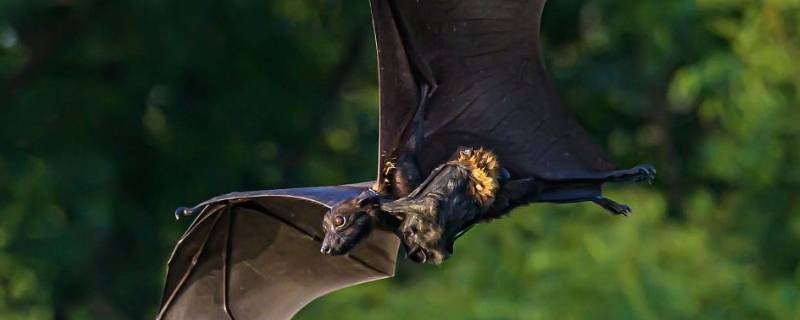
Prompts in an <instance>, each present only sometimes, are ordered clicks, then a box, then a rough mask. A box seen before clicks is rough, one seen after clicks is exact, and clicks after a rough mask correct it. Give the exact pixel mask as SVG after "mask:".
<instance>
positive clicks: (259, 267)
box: [158, 0, 654, 319]
mask: <svg viewBox="0 0 800 320" xmlns="http://www.w3.org/2000/svg"><path fill="white" fill-rule="evenodd" d="M544 2H545V1H544V0H461V1H456V0H420V1H415V0H370V5H371V13H372V18H373V27H374V30H375V38H376V44H377V48H378V62H379V66H378V67H379V68H378V70H379V88H380V130H379V133H380V135H379V151H380V152H379V155H378V177H377V179H376V181H375V182H374V183H362V184H356V185H343V186H334V187H312V188H299V189H286V190H272V191H257V192H249V193H232V194H228V195H224V196H220V197H217V198H214V199H211V200H209V201H206V202H203V203H201V204H199V205H197V206H195V207H193V208H181V209H179V210H178V212H177V214H181V215H188V214H195V215H197V217H196V218H195V221H194V222H193V223H192V225H191V226H190V227H189V229H188V230H187V231H186V233H185V234H184V235H183V236H182V237H181V238H180V240H179V241H178V243H177V245H176V247H175V250H174V252H173V254H172V256H171V257H170V261H169V263H168V272H167V279H166V284H165V288H164V295H163V299H162V302H161V308H160V310H159V314H158V318H159V319H282V318H289V317H291V316H292V315H294V314H295V313H296V312H297V311H298V310H299V309H300V308H302V307H303V306H304V305H305V304H307V303H308V302H309V301H311V300H313V299H314V298H316V297H318V296H321V295H323V294H325V293H327V292H330V291H333V290H336V289H339V288H342V287H346V286H350V285H354V284H358V283H362V282H366V281H371V280H375V279H380V278H385V277H389V276H392V275H393V273H394V265H395V262H396V258H397V252H398V247H399V244H400V243H401V241H400V239H399V238H403V237H406V235H405V234H404V233H403V231H404V230H403V228H404V227H403V226H401V225H400V221H398V219H397V218H398V217H399V218H404V217H402V216H398V215H396V214H388V213H387V211H389V210H394V209H397V208H396V207H397V206H396V207H395V208H392V204H402V203H404V201H407V200H409V199H410V198H411V197H412V196H415V195H428V194H430V191H431V190H432V189H431V188H428V187H426V186H432V185H433V184H432V182H431V181H436V180H437V177H444V178H448V179H449V178H453V177H455V175H453V174H450V173H448V174H447V175H446V176H440V175H439V174H440V172H444V171H446V172H456V171H454V170H437V168H441V167H442V166H443V165H447V164H448V163H450V160H453V159H451V156H452V155H453V154H458V152H457V151H458V150H459V148H464V147H465V148H466V149H462V152H463V150H472V148H485V149H486V150H489V152H491V154H492V156H494V157H496V159H497V161H498V162H499V163H500V164H502V170H498V171H497V172H498V174H497V176H495V177H493V179H495V181H496V182H497V183H498V185H497V188H496V189H494V190H495V192H494V193H493V194H492V201H491V202H490V205H487V206H486V207H485V208H484V207H481V208H480V209H481V210H479V211H480V218H481V219H490V218H492V217H497V216H500V215H502V214H505V213H506V212H508V211H510V210H511V209H513V208H514V207H516V206H519V205H522V204H525V203H530V202H576V201H594V202H596V203H598V204H600V205H602V206H603V207H605V208H607V209H609V210H612V211H613V212H615V213H627V211H629V208H627V206H624V205H620V204H617V203H615V202H613V201H611V200H609V199H606V198H604V197H602V194H601V186H602V184H603V183H604V182H607V181H617V180H639V179H647V178H649V177H651V176H652V174H653V173H654V172H653V170H652V169H651V168H649V167H637V168H634V169H629V170H622V171H614V167H613V166H612V165H611V163H610V162H609V161H608V160H607V159H606V157H605V156H604V155H603V153H602V151H601V150H600V149H599V148H598V147H597V146H596V145H594V144H593V143H592V142H591V139H590V138H589V137H588V135H587V134H586V133H585V132H584V130H583V129H581V128H580V126H578V124H577V123H576V122H575V120H574V119H573V118H572V117H571V115H570V114H569V112H568V111H567V110H566V109H565V108H564V107H563V106H562V103H561V101H560V99H559V98H558V96H557V94H556V92H555V90H554V88H553V85H552V83H551V81H550V79H549V78H548V76H547V75H546V73H545V69H544V66H543V65H542V62H541V57H540V53H539V50H540V48H539V44H538V43H539V40H538V39H539V38H538V33H539V21H540V15H541V12H542V9H543V7H544ZM457 160H458V159H455V160H453V161H457ZM426 177H427V179H426ZM445 180H446V179H445ZM454 195H458V194H456V193H454ZM487 203H488V202H487ZM400 207H402V206H400ZM384 209H386V210H384ZM399 211H403V210H399ZM409 220H411V219H409ZM470 222H471V223H474V221H470ZM468 225H471V224H469V223H463V224H459V225H458V226H457V228H456V229H457V230H456V231H458V232H456V234H460V233H461V232H463V229H465V228H466V227H468ZM398 236H399V237H398ZM407 242H408V241H406V239H404V241H403V243H404V244H406V246H407V247H408V245H409V244H408V243H407ZM412 244H413V243H412ZM320 247H321V249H320ZM407 249H410V250H409V251H412V250H415V249H416V248H413V247H411V248H407ZM319 251H322V252H323V253H327V254H338V255H341V256H329V255H323V254H320V252H319ZM425 254H427V253H424V252H423V258H425V257H426V256H425ZM411 257H412V258H414V256H413V255H412V256H411ZM415 260H417V261H419V260H420V259H415Z"/></svg>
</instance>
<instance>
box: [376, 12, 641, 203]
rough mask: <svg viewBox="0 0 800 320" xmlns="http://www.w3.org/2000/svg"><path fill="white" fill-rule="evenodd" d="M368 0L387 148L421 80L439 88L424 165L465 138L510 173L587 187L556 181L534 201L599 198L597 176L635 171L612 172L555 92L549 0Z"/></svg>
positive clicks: (430, 105)
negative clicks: (549, 62)
mask: <svg viewBox="0 0 800 320" xmlns="http://www.w3.org/2000/svg"><path fill="white" fill-rule="evenodd" d="M371 2H372V6H373V18H374V20H375V21H374V26H375V32H376V36H377V44H378V54H379V68H380V93H381V152H382V153H381V154H382V155H384V154H387V155H391V154H392V151H393V150H396V149H398V141H400V142H399V143H402V141H403V140H404V139H407V136H402V134H407V133H406V132H407V131H408V130H407V128H408V124H409V119H410V118H411V115H412V113H413V110H414V108H415V106H416V104H415V103H416V102H417V99H418V94H417V93H416V92H415V90H416V88H417V87H419V86H420V85H422V84H425V83H429V84H430V83H434V84H435V85H436V86H437V90H436V91H435V92H434V93H433V94H432V95H431V96H430V98H429V99H428V102H427V104H426V109H427V110H426V115H425V117H424V119H425V120H424V128H425V143H424V144H423V146H422V149H421V150H422V151H421V152H420V153H419V154H417V157H418V161H419V162H420V166H421V169H422V170H421V171H422V173H423V174H428V173H430V172H431V170H432V169H433V168H435V167H436V166H437V165H439V164H441V163H443V162H444V161H447V160H448V157H450V156H451V155H452V154H453V152H454V151H455V150H456V149H457V148H458V147H459V146H468V147H486V148H489V149H491V150H492V151H493V152H495V153H496V154H497V155H498V158H499V159H500V162H501V163H502V165H503V166H504V167H505V168H506V169H507V170H508V171H509V172H510V174H511V177H512V179H534V178H535V179H536V180H537V181H551V182H557V183H571V186H573V187H576V188H578V187H579V188H583V190H581V191H580V192H573V193H571V192H566V193H562V192H560V191H558V190H556V191H554V192H553V193H550V194H549V195H543V197H542V198H538V199H536V200H539V201H577V200H589V199H592V198H593V197H598V196H599V190H600V189H599V184H600V183H602V182H604V181H607V180H613V179H614V178H618V177H623V178H624V177H625V175H626V174H630V173H631V172H634V171H626V172H624V173H620V172H614V171H613V170H614V166H613V165H612V164H611V162H609V160H607V157H606V156H605V155H604V153H603V151H602V150H601V149H600V148H599V147H598V146H597V145H596V144H595V143H594V142H593V141H592V139H591V138H590V137H589V135H588V134H587V133H586V132H585V130H584V129H583V128H581V127H580V125H578V123H577V122H576V120H575V119H574V118H573V116H572V115H571V113H570V112H569V111H568V110H567V109H566V108H565V107H564V105H563V103H562V101H561V99H560V98H559V97H558V94H557V93H556V91H555V89H554V86H553V83H552V81H551V79H550V77H549V76H548V75H547V73H546V70H545V67H544V65H543V62H542V58H541V55H540V45H539V24H540V18H541V13H542V10H543V8H544V4H545V0H435V1H433V0H430V1H406V0H372V1H371ZM426 70H427V71H426ZM398 128H399V129H398ZM398 135H400V136H398ZM382 160H383V158H382ZM383 162H385V161H381V165H382V164H383ZM634 173H635V172H634ZM575 183H578V184H575ZM553 186H554V185H548V186H547V187H553ZM555 188H560V187H555Z"/></svg>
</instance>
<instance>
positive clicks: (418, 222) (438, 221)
mask: <svg viewBox="0 0 800 320" xmlns="http://www.w3.org/2000/svg"><path fill="white" fill-rule="evenodd" d="M500 172H501V168H500V165H499V163H498V161H497V158H496V156H495V155H494V154H493V153H492V152H491V151H488V150H484V149H478V150H472V149H464V150H462V151H460V152H459V153H458V156H457V158H456V159H455V160H452V161H449V162H447V163H445V164H443V165H441V166H439V167H438V168H436V169H435V170H434V171H433V172H432V173H431V174H430V176H428V178H427V179H426V180H425V181H424V182H422V183H421V184H420V185H419V186H418V187H417V188H416V189H414V191H412V192H411V193H410V194H409V195H408V196H406V197H404V198H401V199H398V200H396V201H391V202H385V203H383V204H382V205H381V209H382V210H383V211H385V212H389V213H390V214H392V215H395V216H396V217H398V218H399V219H400V220H402V223H401V225H400V228H399V229H398V235H399V236H400V239H401V240H402V241H403V245H404V246H405V248H406V252H407V254H408V256H409V258H411V259H412V260H414V261H416V262H430V263H434V264H440V263H442V262H443V261H444V260H445V259H447V257H448V256H449V255H450V254H451V253H452V252H453V242H455V240H456V238H457V237H458V235H459V234H460V233H461V232H462V231H464V230H466V229H467V228H469V227H470V226H472V225H473V224H475V223H477V222H479V221H481V220H482V219H483V218H484V217H483V215H484V213H485V212H486V211H487V210H488V209H489V207H491V205H492V204H493V203H494V199H495V195H496V194H497V191H498V189H499V188H500V181H499V176H500Z"/></svg>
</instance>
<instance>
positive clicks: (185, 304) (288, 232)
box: [158, 184, 399, 320]
mask: <svg viewBox="0 0 800 320" xmlns="http://www.w3.org/2000/svg"><path fill="white" fill-rule="evenodd" d="M368 187H369V184H358V185H348V186H335V187H313V188H298V189H286V190H270V191H256V192H245V193H231V194H228V195H224V196H220V197H216V198H214V199H211V200H209V201H206V202H204V203H201V204H200V205H198V206H196V207H195V208H193V209H191V210H194V211H196V212H197V213H198V216H197V218H196V219H195V221H194V222H193V223H192V225H191V226H190V227H189V229H188V230H187V231H186V233H185V234H184V235H183V236H182V237H181V238H180V240H179V241H178V244H177V245H176V246H175V250H174V251H173V253H172V256H171V257H170V260H169V263H168V267H169V268H168V271H167V280H166V285H165V288H164V296H163V299H162V301H161V309H160V312H159V315H158V318H159V319H239V320H241V319H288V318H290V317H291V316H292V315H294V314H295V313H296V312H297V311H299V310H300V308H302V307H303V306H305V305H306V304H307V303H309V302H310V301H312V300H314V299H315V298H317V297H319V296H321V295H323V294H325V293H328V292H331V291H334V290H337V289H340V288H344V287H348V286H352V285H355V284H359V283H363V282H367V281H372V280H377V279H382V278H387V277H391V276H393V275H394V270H395V262H396V258H397V250H398V246H399V240H398V239H397V237H396V236H394V235H393V234H391V233H389V232H386V231H382V230H374V231H373V232H372V233H371V235H370V236H369V238H367V239H366V240H365V241H364V242H362V243H361V244H360V245H359V246H358V247H357V248H356V249H355V250H354V251H353V252H351V253H350V254H348V255H346V256H338V257H332V256H327V255H323V254H321V253H320V252H319V248H320V242H321V239H322V238H323V231H322V229H321V223H320V221H322V216H323V214H324V213H325V212H326V211H327V210H328V209H329V208H330V206H331V205H333V204H335V203H337V202H339V201H341V200H344V199H349V198H352V197H353V196H355V195H357V194H358V193H360V192H361V191H363V190H364V189H366V188H368Z"/></svg>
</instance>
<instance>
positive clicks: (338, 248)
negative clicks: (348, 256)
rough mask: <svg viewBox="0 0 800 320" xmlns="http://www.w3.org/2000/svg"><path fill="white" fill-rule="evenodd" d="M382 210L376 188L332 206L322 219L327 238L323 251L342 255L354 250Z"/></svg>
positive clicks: (370, 229) (323, 243) (321, 249)
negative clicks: (377, 213)
mask: <svg viewBox="0 0 800 320" xmlns="http://www.w3.org/2000/svg"><path fill="white" fill-rule="evenodd" d="M379 209H380V197H379V195H378V194H377V193H376V192H375V191H372V190H366V191H364V192H362V193H361V194H359V195H358V196H356V197H355V198H352V199H349V200H345V201H343V202H341V203H339V204H338V205H336V206H334V207H333V208H331V210H329V211H328V212H327V213H325V217H324V218H323V220H322V229H323V230H324V231H325V239H324V240H323V241H322V248H320V252H322V253H324V254H327V255H341V254H345V253H347V252H349V251H350V250H352V249H353V247H355V246H356V244H358V243H359V242H361V240H363V239H364V238H366V237H367V235H369V233H370V232H371V231H372V228H373V227H374V225H375V222H376V219H377V218H376V212H378V211H379Z"/></svg>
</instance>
